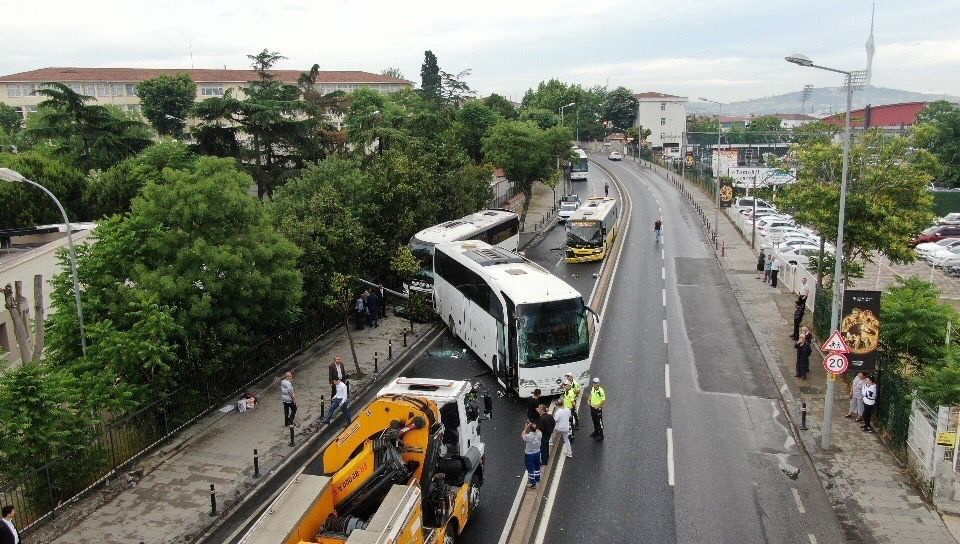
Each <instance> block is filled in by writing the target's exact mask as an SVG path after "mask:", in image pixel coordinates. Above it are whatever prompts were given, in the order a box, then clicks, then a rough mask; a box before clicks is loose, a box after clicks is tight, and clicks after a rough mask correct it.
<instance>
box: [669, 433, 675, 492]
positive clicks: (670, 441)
mask: <svg viewBox="0 0 960 544" xmlns="http://www.w3.org/2000/svg"><path fill="white" fill-rule="evenodd" d="M667 483H668V484H670V487H673V486H675V485H676V479H675V476H674V471H673V429H671V428H670V427H667Z"/></svg>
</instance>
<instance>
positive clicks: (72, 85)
mask: <svg viewBox="0 0 960 544" xmlns="http://www.w3.org/2000/svg"><path fill="white" fill-rule="evenodd" d="M67 86H68V87H70V90H71V91H73V92H75V93H77V94H81V93H83V87H81V86H80V84H79V83H70V84H68V85H67Z"/></svg>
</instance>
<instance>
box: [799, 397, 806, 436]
mask: <svg viewBox="0 0 960 544" xmlns="http://www.w3.org/2000/svg"><path fill="white" fill-rule="evenodd" d="M800 430H801V431H806V430H807V401H803V402H801V403H800Z"/></svg>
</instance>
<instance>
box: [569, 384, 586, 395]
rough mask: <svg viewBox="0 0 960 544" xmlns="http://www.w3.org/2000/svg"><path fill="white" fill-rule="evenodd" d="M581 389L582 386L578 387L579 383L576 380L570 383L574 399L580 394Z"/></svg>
mask: <svg viewBox="0 0 960 544" xmlns="http://www.w3.org/2000/svg"><path fill="white" fill-rule="evenodd" d="M582 387H583V386H581V385H580V382H578V381H576V380H574V381H572V382H570V390H571V391H573V396H574V397H576V396H577V395H579V394H580V389H582Z"/></svg>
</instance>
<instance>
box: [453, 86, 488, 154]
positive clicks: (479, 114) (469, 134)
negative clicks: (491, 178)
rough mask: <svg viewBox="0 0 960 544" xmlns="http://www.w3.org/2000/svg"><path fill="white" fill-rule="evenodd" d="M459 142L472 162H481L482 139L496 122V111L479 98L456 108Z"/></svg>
mask: <svg viewBox="0 0 960 544" xmlns="http://www.w3.org/2000/svg"><path fill="white" fill-rule="evenodd" d="M457 122H458V123H459V124H460V135H461V140H460V141H461V143H462V145H463V147H464V149H466V151H467V154H469V155H470V158H472V159H473V162H475V163H477V164H480V163H481V162H483V139H484V138H486V137H487V134H489V133H490V129H491V128H493V125H494V124H496V122H497V113H496V112H495V111H494V110H493V109H492V108H490V107H489V106H487V105H485V104H484V103H483V102H480V101H479V100H474V101H471V102H467V103H466V104H464V105H463V107H462V108H460V109H459V110H457Z"/></svg>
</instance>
